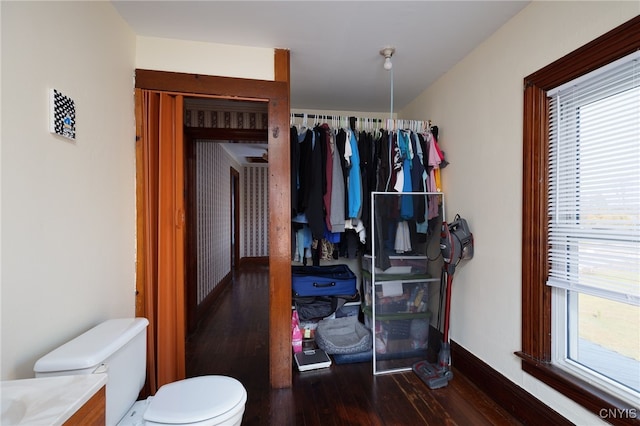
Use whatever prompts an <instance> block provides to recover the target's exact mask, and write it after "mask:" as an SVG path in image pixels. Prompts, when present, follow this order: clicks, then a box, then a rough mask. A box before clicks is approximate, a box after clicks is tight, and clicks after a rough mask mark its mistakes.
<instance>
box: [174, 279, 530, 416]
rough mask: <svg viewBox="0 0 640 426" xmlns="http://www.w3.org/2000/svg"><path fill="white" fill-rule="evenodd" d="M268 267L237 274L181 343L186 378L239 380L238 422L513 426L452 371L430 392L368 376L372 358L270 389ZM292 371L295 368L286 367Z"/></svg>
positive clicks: (405, 376) (412, 379) (395, 377)
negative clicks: (242, 405) (243, 398)
mask: <svg viewBox="0 0 640 426" xmlns="http://www.w3.org/2000/svg"><path fill="white" fill-rule="evenodd" d="M268 297H269V276H268V268H267V267H266V266H249V267H244V268H243V269H242V270H240V271H238V272H237V273H236V275H235V277H234V280H233V283H232V285H230V286H228V288H226V289H225V290H224V291H223V293H222V294H221V296H220V297H219V299H218V300H217V301H216V302H215V303H214V304H213V306H212V307H211V310H210V313H209V315H208V316H207V317H206V318H205V319H203V320H202V321H201V323H200V324H199V327H198V329H197V330H196V332H195V333H193V334H192V335H190V336H189V338H188V340H187V346H186V352H187V376H188V377H193V376H199V375H204V374H222V375H227V376H232V377H235V378H237V379H238V380H240V381H241V382H242V383H243V385H244V386H245V388H246V389H247V393H248V399H247V403H246V409H245V413H244V420H243V425H277V426H285V425H322V426H329V425H445V424H446V425H464V426H467V425H519V424H520V423H519V422H518V421H517V420H515V419H514V418H513V417H512V416H510V415H509V414H508V413H507V412H506V411H505V410H504V409H502V408H501V407H499V406H498V405H496V404H495V403H494V402H493V401H492V400H491V399H490V398H489V397H488V396H487V395H485V394H484V393H482V392H481V391H480V390H479V389H478V388H476V387H475V386H474V385H473V384H472V383H471V382H470V381H469V380H467V379H466V378H465V377H464V376H463V375H461V374H460V373H459V372H457V371H456V370H455V368H454V378H453V380H452V381H451V382H450V383H449V386H447V387H445V388H442V389H437V390H430V389H429V388H428V387H427V386H426V385H424V384H423V383H422V382H421V381H420V379H419V378H418V377H417V376H416V375H415V374H414V373H413V372H406V373H394V374H385V375H378V376H374V375H373V374H372V365H371V362H365V363H358V364H342V365H335V364H334V365H332V366H331V367H330V368H327V369H322V370H315V371H307V372H303V373H300V372H298V371H297V370H294V373H293V387H292V388H290V389H271V387H270V385H269V359H268V357H269V356H268V354H269V351H268V345H269V341H268V336H269V332H268V329H269V324H268ZM292 368H293V366H292Z"/></svg>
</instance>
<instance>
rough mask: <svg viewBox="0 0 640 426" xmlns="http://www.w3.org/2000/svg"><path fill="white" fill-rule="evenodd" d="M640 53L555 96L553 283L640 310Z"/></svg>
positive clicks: (552, 99)
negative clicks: (635, 306) (631, 305)
mask: <svg viewBox="0 0 640 426" xmlns="http://www.w3.org/2000/svg"><path fill="white" fill-rule="evenodd" d="M639 60H640V55H638V52H636V53H634V54H633V55H630V56H628V57H626V58H623V59H621V60H619V61H616V62H615V63H613V64H611V65H610V66H607V67H606V68H605V69H601V70H598V71H596V72H594V73H592V74H590V75H587V76H585V77H584V78H580V79H579V80H576V81H574V82H572V83H570V84H567V85H565V86H564V87H560V88H558V89H556V90H554V91H553V93H551V92H549V101H550V130H549V138H550V149H549V162H550V166H549V203H548V208H549V218H550V222H549V245H550V250H549V259H548V260H549V262H550V272H549V278H548V281H547V284H548V285H551V286H554V287H560V288H564V289H568V290H573V291H578V292H582V293H587V294H592V295H595V296H599V297H605V298H608V299H612V300H616V301H619V302H624V303H630V304H633V305H640V63H638V61H639Z"/></svg>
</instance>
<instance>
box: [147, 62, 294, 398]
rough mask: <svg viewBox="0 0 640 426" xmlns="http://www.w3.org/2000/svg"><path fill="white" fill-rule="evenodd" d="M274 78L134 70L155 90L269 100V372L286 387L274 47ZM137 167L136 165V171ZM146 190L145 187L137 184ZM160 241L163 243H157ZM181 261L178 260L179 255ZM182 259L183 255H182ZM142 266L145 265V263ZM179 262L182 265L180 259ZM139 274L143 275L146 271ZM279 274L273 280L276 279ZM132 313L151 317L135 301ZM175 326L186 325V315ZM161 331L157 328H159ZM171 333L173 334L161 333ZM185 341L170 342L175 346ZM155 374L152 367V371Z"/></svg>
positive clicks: (283, 103)
mask: <svg viewBox="0 0 640 426" xmlns="http://www.w3.org/2000/svg"><path fill="white" fill-rule="evenodd" d="M275 58H276V60H275V68H276V72H275V76H276V80H275V81H258V80H245V79H234V78H227V77H211V76H202V75H194V74H183V73H173V72H163V71H150V70H136V88H137V89H144V90H151V91H157V92H165V93H166V92H172V93H181V94H185V95H188V96H193V95H194V94H196V95H199V96H211V97H219V98H227V99H232V98H236V99H237V98H242V99H246V100H255V101H259V102H266V103H267V104H268V117H269V125H268V145H269V151H270V153H271V158H272V159H273V160H272V161H270V162H269V166H268V170H269V182H270V185H269V189H268V191H269V233H270V234H271V235H280V238H278V239H271V240H270V242H269V337H270V339H269V341H270V343H271V344H270V347H269V358H270V365H269V372H270V382H271V386H272V387H274V388H283V387H290V386H291V382H292V369H291V348H290V344H289V343H290V339H291V336H290V333H289V329H290V315H291V312H290V309H291V285H290V279H291V261H290V247H291V244H290V238H291V237H290V226H291V225H290V179H289V167H290V166H289V144H288V135H289V131H288V128H289V84H288V81H289V52H288V51H285V50H280V49H277V50H276V52H275ZM137 118H138V119H139V120H141V126H143V125H144V117H143V116H142V114H141V112H140V111H137ZM139 170H140V169H138V171H139ZM139 190H144V188H142V189H141V188H139ZM138 220H139V223H141V222H142V223H144V221H145V217H144V211H143V210H141V209H139V210H138ZM160 243H161V242H160ZM138 247H139V253H138V259H139V260H140V262H142V263H144V259H145V254H146V253H145V252H144V250H145V247H144V244H138ZM178 262H180V260H178ZM182 262H184V259H183V260H182ZM143 266H144V265H143ZM181 266H184V264H182V265H181ZM139 277H144V274H142V275H140V276H139ZM276 277H277V279H276ZM137 280H138V282H137V283H136V288H137V290H138V297H144V294H145V292H146V290H145V289H146V288H147V286H149V285H153V283H152V282H146V281H142V278H138V279H137ZM176 281H177V282H176V283H175V286H176V289H175V290H176V291H180V289H182V291H183V292H184V280H180V279H178V280H176ZM136 306H137V308H136V311H137V312H136V314H137V315H141V316H153V315H149V313H148V312H145V309H153V307H149V306H146V305H145V304H142V303H140V304H139V303H137V304H136ZM177 326H178V327H186V318H185V319H183V324H182V325H180V324H177ZM157 332H158V333H161V332H162V331H161V330H157ZM163 337H165V338H171V336H163ZM179 344H184V342H178V341H174V343H173V345H179ZM150 373H151V374H154V372H150Z"/></svg>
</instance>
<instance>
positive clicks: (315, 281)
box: [291, 265, 357, 296]
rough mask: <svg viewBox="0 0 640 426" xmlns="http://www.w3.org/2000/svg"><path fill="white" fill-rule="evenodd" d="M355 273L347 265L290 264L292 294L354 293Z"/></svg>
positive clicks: (331, 294)
mask: <svg viewBox="0 0 640 426" xmlns="http://www.w3.org/2000/svg"><path fill="white" fill-rule="evenodd" d="M356 281H357V279H356V275H355V274H354V273H353V271H352V270H351V269H349V267H348V266H347V265H327V266H295V265H294V266H292V267H291V289H292V290H293V296H339V295H349V296H351V295H354V294H356Z"/></svg>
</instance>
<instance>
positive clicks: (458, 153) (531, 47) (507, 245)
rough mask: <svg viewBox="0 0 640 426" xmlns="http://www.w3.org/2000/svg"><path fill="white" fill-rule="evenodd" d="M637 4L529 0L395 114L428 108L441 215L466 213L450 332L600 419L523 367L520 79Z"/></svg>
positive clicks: (528, 385)
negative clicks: (443, 200)
mask: <svg viewBox="0 0 640 426" xmlns="http://www.w3.org/2000/svg"><path fill="white" fill-rule="evenodd" d="M638 13H640V3H639V2H631V1H630V2H613V1H607V2H533V3H531V4H530V5H529V6H528V7H527V8H526V9H524V10H523V11H522V12H521V13H520V14H519V15H517V16H516V17H514V18H513V19H512V20H511V21H509V22H508V23H507V24H506V25H504V26H503V27H502V28H501V29H500V30H499V31H497V32H496V33H495V34H494V35H493V36H492V37H491V38H489V39H488V40H486V41H485V42H484V43H483V44H482V45H481V46H480V47H478V48H477V49H476V50H475V51H473V52H472V53H471V54H470V55H468V56H467V57H466V58H465V59H463V60H462V61H461V62H460V63H458V64H457V65H456V66H455V67H454V68H453V69H451V70H450V71H449V72H447V73H446V74H445V75H444V76H442V77H441V78H440V79H439V80H438V81H437V82H436V83H435V84H433V85H432V86H431V87H429V89H428V90H426V91H425V92H424V93H422V94H421V95H420V96H419V97H418V98H417V99H415V100H414V101H413V102H412V103H411V104H410V105H409V106H408V107H407V108H405V109H403V110H402V111H400V112H399V114H398V116H399V117H411V116H416V117H419V116H427V117H429V118H430V119H432V120H433V121H434V123H435V124H437V125H438V126H439V128H440V144H441V147H442V149H443V150H444V151H445V152H446V155H447V160H448V161H449V162H450V163H451V164H450V165H449V166H448V167H447V168H445V169H443V186H444V192H445V193H446V196H447V216H448V219H449V220H451V219H452V218H453V216H454V215H455V214H456V213H460V214H461V215H462V216H463V217H465V218H466V219H467V220H468V222H469V226H470V228H471V231H472V232H473V234H474V237H475V256H474V258H473V260H470V261H468V262H466V263H464V264H462V265H461V266H460V267H458V269H457V270H456V274H455V276H454V284H453V297H452V316H451V331H450V334H451V338H452V339H453V340H455V341H456V342H457V343H459V344H461V345H462V346H463V347H465V348H466V349H467V350H469V351H471V352H472V353H473V354H474V355H476V356H478V357H479V358H481V359H482V360H483V361H485V362H486V363H488V364H489V365H491V366H492V367H493V368H495V369H496V370H498V371H499V372H500V373H502V374H504V375H505V376H506V377H508V378H509V379H510V380H512V381H514V382H515V383H516V384H518V385H519V386H521V387H523V388H524V389H526V390H527V391H528V392H530V393H532V394H533V395H535V396H536V397H538V398H539V399H540V400H542V401H543V402H544V403H546V404H547V405H549V406H550V407H551V408H553V409H555V410H556V411H558V412H559V413H561V414H562V415H564V416H566V417H567V418H569V419H570V420H571V421H573V422H575V423H576V424H593V423H597V422H599V420H598V419H597V418H596V417H595V416H593V415H591V414H590V413H588V412H587V411H586V410H584V409H583V408H582V407H580V406H578V405H577V404H575V403H574V402H573V401H571V400H569V399H568V398H565V397H564V396H562V395H560V394H559V393H557V392H555V391H553V390H551V389H550V388H549V387H547V386H546V385H544V384H543V383H541V382H539V381H537V380H536V379H534V378H532V377H531V376H529V375H527V374H525V373H523V372H522V371H521V368H520V360H519V358H517V357H516V356H515V355H514V352H515V351H518V350H520V349H521V222H522V219H521V218H522V115H523V106H522V103H523V95H522V94H523V79H524V77H526V76H527V75H529V74H531V73H533V72H535V71H537V70H538V69H540V68H542V67H543V66H545V65H547V64H549V63H551V62H553V61H554V60H556V59H558V58H560V57H562V56H564V55H565V54H567V53H569V52H571V51H573V50H575V49H576V48H578V47H580V46H582V45H584V44H586V43H587V42H589V41H591V40H593V39H595V38H597V37H598V36H600V35H602V34H603V33H605V32H607V31H609V30H611V29H613V28H614V27H616V26H618V25H620V24H622V23H623V22H625V21H627V20H629V19H631V18H633V17H634V16H636V15H638Z"/></svg>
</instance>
